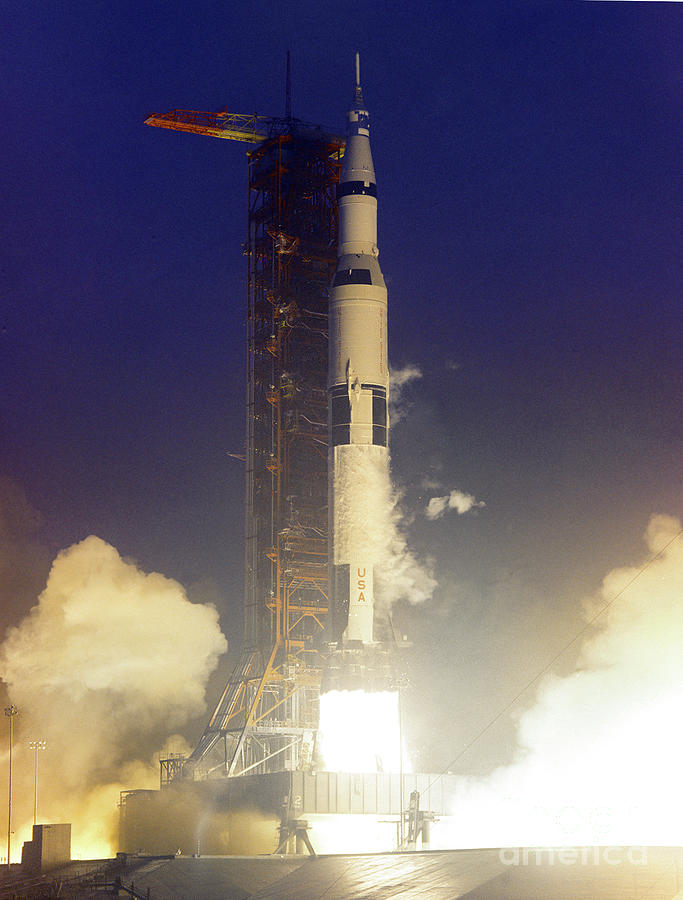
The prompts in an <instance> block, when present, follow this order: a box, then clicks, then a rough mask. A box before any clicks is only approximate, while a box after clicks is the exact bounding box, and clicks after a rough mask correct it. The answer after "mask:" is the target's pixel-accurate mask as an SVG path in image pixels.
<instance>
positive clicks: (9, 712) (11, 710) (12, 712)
mask: <svg viewBox="0 0 683 900" xmlns="http://www.w3.org/2000/svg"><path fill="white" fill-rule="evenodd" d="M18 712H19V710H18V709H17V708H16V706H6V707H5V715H6V716H7V718H8V719H9V792H8V800H7V871H8V872H9V871H10V866H11V857H12V752H13V748H14V717H15V716H16V714H17V713H18Z"/></svg>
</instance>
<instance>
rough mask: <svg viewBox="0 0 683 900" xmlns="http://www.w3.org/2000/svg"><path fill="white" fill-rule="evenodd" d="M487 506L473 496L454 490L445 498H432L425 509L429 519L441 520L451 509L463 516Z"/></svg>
mask: <svg viewBox="0 0 683 900" xmlns="http://www.w3.org/2000/svg"><path fill="white" fill-rule="evenodd" d="M484 506H486V504H485V503H484V501H483V500H477V499H476V497H474V496H473V495H472V494H465V493H463V491H459V490H458V489H457V488H454V489H453V490H452V491H451V492H450V493H448V494H446V495H445V496H443V497H432V499H431V500H430V501H429V503H428V504H427V508H426V509H425V516H426V517H427V518H428V519H440V518H441V516H443V515H444V513H445V512H447V511H448V510H449V509H454V510H455V511H456V512H457V513H458V515H460V516H462V515H463V514H464V513H466V512H469V511H470V510H471V509H481V508H482V507H484Z"/></svg>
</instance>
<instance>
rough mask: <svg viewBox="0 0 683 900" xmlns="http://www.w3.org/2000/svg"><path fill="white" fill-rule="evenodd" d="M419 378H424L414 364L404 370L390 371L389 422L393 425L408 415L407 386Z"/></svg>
mask: <svg viewBox="0 0 683 900" xmlns="http://www.w3.org/2000/svg"><path fill="white" fill-rule="evenodd" d="M419 378H422V371H421V369H420V368H418V366H416V365H413V364H412V363H409V364H408V365H407V366H404V367H403V368H402V369H391V368H390V369H389V421H390V422H391V424H392V425H395V424H396V423H397V422H400V421H401V419H403V418H404V416H405V414H406V397H405V388H406V386H407V385H409V384H410V383H411V381H416V380H417V379H419Z"/></svg>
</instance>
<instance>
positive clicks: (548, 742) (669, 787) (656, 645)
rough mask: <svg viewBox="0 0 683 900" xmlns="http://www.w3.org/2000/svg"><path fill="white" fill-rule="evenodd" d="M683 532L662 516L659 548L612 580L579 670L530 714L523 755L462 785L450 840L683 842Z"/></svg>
mask: <svg viewBox="0 0 683 900" xmlns="http://www.w3.org/2000/svg"><path fill="white" fill-rule="evenodd" d="M680 529H681V523H680V521H678V520H677V519H675V518H673V517H671V516H666V515H654V516H652V518H651V520H650V523H649V525H648V528H647V531H646V534H645V540H646V542H647V546H648V549H649V551H650V553H649V555H654V554H658V555H657V557H656V558H655V559H654V560H652V562H650V563H649V565H648V564H646V565H645V566H643V565H640V566H632V567H625V568H619V569H615V570H613V571H612V572H610V573H609V574H608V575H607V576H606V577H605V579H604V581H603V584H602V588H601V590H600V592H599V595H598V596H597V597H595V598H594V599H593V600H592V601H591V602H589V603H588V604H586V613H587V616H588V619H589V621H592V620H593V619H594V618H595V617H596V614H597V613H598V612H599V611H601V610H604V612H602V614H601V615H600V616H599V618H597V619H596V621H595V624H594V625H593V626H592V627H591V631H590V632H589V634H590V636H589V637H588V638H587V639H586V640H585V641H584V644H583V647H582V650H581V654H580V657H579V659H578V662H577V665H576V668H575V671H574V672H573V673H571V674H570V675H568V676H566V677H562V678H559V677H554V676H553V677H548V678H547V679H546V680H545V682H544V683H543V684H542V686H541V688H540V690H539V692H538V696H537V699H536V702H535V704H534V705H533V707H532V708H531V709H529V710H528V711H527V712H525V713H524V714H523V715H522V716H521V718H520V721H519V726H518V752H517V759H516V761H515V762H514V763H513V764H512V765H509V766H505V767H502V768H500V769H498V770H496V771H495V772H494V773H493V774H492V775H491V776H490V777H489V778H487V779H485V780H474V779H463V780H462V782H461V783H460V796H459V800H458V803H457V809H456V810H454V813H455V814H456V815H457V818H458V820H459V821H460V822H467V833H465V832H464V831H461V830H459V829H456V832H455V833H452V834H451V838H450V839H451V841H452V842H453V843H451V846H453V845H460V846H525V845H531V846H553V845H555V846H557V845H561V844H565V845H567V844H570V845H591V844H603V845H605V844H621V845H624V844H632V845H633V844H661V845H666V846H675V845H680V844H683V825H682V820H681V816H680V810H681V808H682V807H683V783H682V782H681V778H680V755H681V746H683V720H682V719H681V709H683V654H682V653H681V646H683V603H682V602H681V598H682V597H683V541H682V540H681V535H680ZM667 545H668V546H667ZM663 547H666V550H665V551H664V552H662V553H661V554H660V551H661V550H662V548H663Z"/></svg>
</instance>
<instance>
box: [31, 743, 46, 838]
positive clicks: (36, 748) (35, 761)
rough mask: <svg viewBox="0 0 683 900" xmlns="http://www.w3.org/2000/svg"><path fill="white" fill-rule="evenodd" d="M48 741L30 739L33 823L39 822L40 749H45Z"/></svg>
mask: <svg viewBox="0 0 683 900" xmlns="http://www.w3.org/2000/svg"><path fill="white" fill-rule="evenodd" d="M46 747H47V742H46V741H29V742H28V748H29V750H33V824H34V825H37V824H38V751H39V750H45V748H46Z"/></svg>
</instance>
